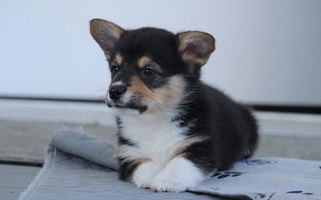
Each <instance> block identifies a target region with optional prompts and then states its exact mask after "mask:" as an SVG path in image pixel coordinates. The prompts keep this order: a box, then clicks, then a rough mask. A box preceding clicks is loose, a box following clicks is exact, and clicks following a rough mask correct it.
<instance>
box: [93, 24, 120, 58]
mask: <svg viewBox="0 0 321 200" xmlns="http://www.w3.org/2000/svg"><path fill="white" fill-rule="evenodd" d="M124 32H125V30H124V29H122V28H121V27H119V26H117V25H116V24H114V23H112V22H108V21H106V20H102V19H93V20H91V21H90V33H91V35H92V36H93V38H94V39H95V40H96V42H97V43H98V44H99V46H100V47H101V48H102V50H103V51H104V52H105V55H106V58H107V60H109V59H110V56H111V52H112V50H113V49H114V47H115V44H116V43H117V41H118V40H119V39H120V38H121V36H122V34H123V33H124Z"/></svg>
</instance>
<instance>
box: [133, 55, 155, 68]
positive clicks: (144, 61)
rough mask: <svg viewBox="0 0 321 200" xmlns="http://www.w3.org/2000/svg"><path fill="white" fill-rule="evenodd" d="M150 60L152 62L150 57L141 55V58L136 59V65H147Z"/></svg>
mask: <svg viewBox="0 0 321 200" xmlns="http://www.w3.org/2000/svg"><path fill="white" fill-rule="evenodd" d="M151 62H152V59H151V58H150V57H148V56H143V57H141V58H140V59H139V60H138V62H137V66H138V67H139V68H144V67H146V65H148V64H149V63H151Z"/></svg>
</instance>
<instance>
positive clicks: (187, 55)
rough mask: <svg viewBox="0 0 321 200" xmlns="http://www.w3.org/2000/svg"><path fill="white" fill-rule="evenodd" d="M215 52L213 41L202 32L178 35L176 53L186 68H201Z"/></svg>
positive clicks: (211, 37)
mask: <svg viewBox="0 0 321 200" xmlns="http://www.w3.org/2000/svg"><path fill="white" fill-rule="evenodd" d="M214 50H215V39H214V37H213V36H212V35H210V34H208V33H204V32H198V31H189V32H184V33H180V34H178V51H179V53H180V54H181V56H182V59H183V61H184V62H185V63H186V64H187V65H188V66H192V67H193V66H198V67H201V66H203V65H204V64H205V63H206V62H207V60H208V59H209V57H210V55H211V53H212V52H213V51H214Z"/></svg>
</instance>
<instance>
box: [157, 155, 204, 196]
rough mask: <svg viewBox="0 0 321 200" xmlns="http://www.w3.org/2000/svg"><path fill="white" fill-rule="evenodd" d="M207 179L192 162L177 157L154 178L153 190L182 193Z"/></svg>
mask: <svg viewBox="0 0 321 200" xmlns="http://www.w3.org/2000/svg"><path fill="white" fill-rule="evenodd" d="M205 178H206V176H205V175H204V174H203V172H202V171H201V169H199V168H198V167H196V165H195V164H194V163H193V162H192V161H190V160H188V159H186V158H184V157H183V156H177V157H175V158H174V159H172V160H171V161H170V162H169V163H168V164H167V165H166V166H165V168H164V169H163V170H162V171H161V172H160V173H159V174H158V175H157V176H156V177H155V178H154V180H153V182H152V185H151V189H152V190H155V191H158V192H165V191H168V192H182V191H185V190H186V189H187V188H188V187H193V186H196V185H198V184H199V183H200V182H202V181H203V180H204V179H205Z"/></svg>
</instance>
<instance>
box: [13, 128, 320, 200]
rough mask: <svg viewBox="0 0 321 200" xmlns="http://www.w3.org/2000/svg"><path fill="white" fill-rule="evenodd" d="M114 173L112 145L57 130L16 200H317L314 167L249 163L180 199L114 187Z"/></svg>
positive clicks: (298, 162) (119, 185)
mask: <svg viewBox="0 0 321 200" xmlns="http://www.w3.org/2000/svg"><path fill="white" fill-rule="evenodd" d="M83 158H85V159H83ZM116 168H117V163H116V160H115V157H114V146H113V145H112V144H109V143H105V142H104V141H102V140H100V139H98V138H96V137H93V136H90V135H88V134H85V133H81V132H79V131H70V130H62V131H60V132H58V133H57V134H56V135H55V136H54V137H53V140H52V143H51V146H50V147H49V150H48V153H47V155H46V161H45V165H44V167H43V168H42V169H41V170H40V172H39V174H38V175H37V177H36V178H35V180H34V181H33V182H32V183H31V185H30V186H29V187H28V189H27V190H26V191H25V192H24V193H23V194H22V195H21V196H20V198H19V200H27V199H33V200H40V199H48V200H51V199H69V200H73V199H75V200H76V199H77V200H78V199H96V200H100V199H213V198H214V197H216V196H220V197H224V198H234V199H261V200H275V199H282V200H286V199H321V190H320V188H321V162H320V161H305V160H298V159H283V158H252V159H249V160H245V161H241V162H238V163H237V164H236V165H235V166H234V167H233V168H232V169H230V170H229V171H226V172H219V173H217V174H216V175H214V176H213V177H212V178H210V179H209V180H208V181H207V182H205V183H203V184H200V185H199V186H197V187H193V188H188V192H184V193H155V192H151V191H150V190H146V189H140V188H137V187H136V186H135V185H134V184H132V183H125V182H122V181H119V180H118V178H117V173H116V171H114V170H113V169H116ZM190 192H193V193H190ZM200 194H202V195H200ZM209 195H212V196H209Z"/></svg>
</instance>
